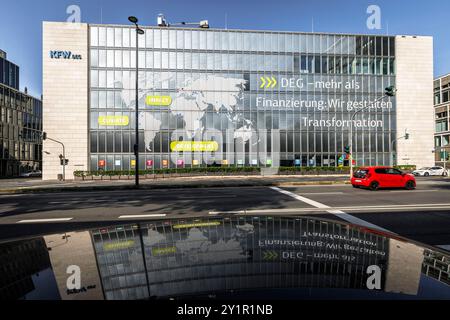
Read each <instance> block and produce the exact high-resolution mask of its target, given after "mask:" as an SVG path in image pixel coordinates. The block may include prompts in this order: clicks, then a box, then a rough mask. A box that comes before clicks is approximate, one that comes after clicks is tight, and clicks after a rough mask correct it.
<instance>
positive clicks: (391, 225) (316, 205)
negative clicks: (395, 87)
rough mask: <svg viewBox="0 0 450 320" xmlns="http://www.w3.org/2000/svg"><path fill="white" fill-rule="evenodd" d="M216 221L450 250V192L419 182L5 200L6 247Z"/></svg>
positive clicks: (1, 199) (1, 227) (2, 230)
mask: <svg viewBox="0 0 450 320" xmlns="http://www.w3.org/2000/svg"><path fill="white" fill-rule="evenodd" d="M215 215H225V216H226V215H291V216H299V215H304V216H314V217H319V218H327V219H334V220H341V221H347V222H350V223H353V224H359V225H363V226H368V227H372V228H378V229H382V230H388V231H390V232H393V233H396V234H399V235H401V236H404V237H407V238H410V239H413V240H416V241H420V242H424V243H426V244H430V245H440V246H447V245H450V185H449V184H448V183H424V184H421V183H420V181H419V186H418V188H417V190H414V191H406V190H381V191H377V192H372V191H368V190H360V189H353V188H352V187H351V186H346V185H336V186H301V187H294V186H293V187H283V188H277V187H245V188H243V187H239V188H223V189H222V188H204V189H203V188H200V189H198V188H197V189H175V190H142V191H135V190H125V191H123V190H122V191H102V192H76V193H75V192H64V193H51V194H41V193H40V194H23V195H2V196H0V240H6V239H9V238H18V237H21V236H31V235H38V234H39V235H40V234H46V233H52V232H62V231H70V230H73V229H81V228H91V227H92V228H95V227H99V226H106V225H115V224H126V223H130V222H136V221H144V220H151V219H164V218H168V219H170V218H180V217H185V218H187V217H204V216H215ZM68 229H69V230H68Z"/></svg>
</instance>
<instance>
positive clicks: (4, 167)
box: [0, 84, 42, 178]
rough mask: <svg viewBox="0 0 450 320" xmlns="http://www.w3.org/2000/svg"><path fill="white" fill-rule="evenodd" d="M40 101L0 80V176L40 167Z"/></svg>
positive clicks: (17, 173)
mask: <svg viewBox="0 0 450 320" xmlns="http://www.w3.org/2000/svg"><path fill="white" fill-rule="evenodd" d="M41 135H42V102H41V101H40V100H38V99H36V98H33V97H31V96H29V95H27V94H25V93H22V92H20V91H17V90H15V89H13V88H10V87H7V86H4V85H1V84H0V177H2V178H5V177H15V176H18V175H20V174H21V173H23V172H29V171H33V170H41V167H42V138H41Z"/></svg>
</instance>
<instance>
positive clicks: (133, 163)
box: [131, 160, 136, 168]
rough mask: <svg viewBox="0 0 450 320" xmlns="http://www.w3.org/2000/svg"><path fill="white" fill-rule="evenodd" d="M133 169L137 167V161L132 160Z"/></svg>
mask: <svg viewBox="0 0 450 320" xmlns="http://www.w3.org/2000/svg"><path fill="white" fill-rule="evenodd" d="M131 167H133V168H134V167H136V160H131Z"/></svg>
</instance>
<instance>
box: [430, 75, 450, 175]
mask: <svg viewBox="0 0 450 320" xmlns="http://www.w3.org/2000/svg"><path fill="white" fill-rule="evenodd" d="M434 110H435V113H436V133H435V135H434V139H435V147H436V149H435V150H436V152H435V155H436V159H435V160H436V164H437V165H444V162H445V165H446V167H449V166H450V162H449V160H450V159H449V157H448V155H449V153H450V129H449V127H450V125H449V121H450V117H449V114H450V74H448V75H446V76H443V77H439V78H437V79H436V80H434Z"/></svg>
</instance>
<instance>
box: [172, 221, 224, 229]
mask: <svg viewBox="0 0 450 320" xmlns="http://www.w3.org/2000/svg"><path fill="white" fill-rule="evenodd" d="M215 226H220V222H219V221H211V222H194V223H186V224H176V225H174V226H173V228H174V229H190V228H201V227H215Z"/></svg>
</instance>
